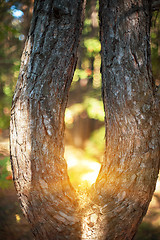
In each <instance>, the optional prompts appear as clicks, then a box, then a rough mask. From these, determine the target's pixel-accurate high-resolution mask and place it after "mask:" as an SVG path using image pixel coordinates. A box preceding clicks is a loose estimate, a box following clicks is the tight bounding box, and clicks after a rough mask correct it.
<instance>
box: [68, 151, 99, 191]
mask: <svg viewBox="0 0 160 240" xmlns="http://www.w3.org/2000/svg"><path fill="white" fill-rule="evenodd" d="M65 158H66V161H67V165H68V175H69V178H70V181H71V184H72V185H73V186H74V187H75V188H80V187H84V186H86V187H90V186H91V185H92V184H93V183H94V182H95V181H96V179H97V176H98V173H99V170H100V167H101V164H100V163H99V162H96V161H95V160H93V159H87V158H86V159H84V158H83V156H82V154H81V153H80V152H78V150H76V151H75V149H74V150H73V149H71V148H66V151H65Z"/></svg>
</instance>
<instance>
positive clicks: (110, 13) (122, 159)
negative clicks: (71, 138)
mask: <svg viewBox="0 0 160 240" xmlns="http://www.w3.org/2000/svg"><path fill="white" fill-rule="evenodd" d="M99 11H100V12H99V13H100V32H101V34H100V37H101V44H102V81H103V87H102V88H103V89H102V92H103V93H102V94H103V102H104V108H105V116H106V117H105V126H106V151H105V157H104V162H103V165H102V168H101V171H100V174H99V177H98V180H97V182H96V185H95V199H97V204H99V205H101V206H102V209H103V210H102V213H103V214H105V213H106V216H105V217H104V218H105V220H104V221H103V224H104V229H105V230H104V231H106V236H107V238H106V239H107V240H110V239H117V240H120V239H123V240H124V239H132V238H133V236H134V234H135V232H136V229H137V226H138V224H139V223H140V222H141V220H142V218H143V216H144V215H145V213H146V211H147V208H148V205H149V202H150V200H151V198H152V195H153V192H154V189H155V184H156V180H157V177H158V170H159V156H160V155H159V138H158V121H159V118H158V113H157V112H158V106H157V105H156V101H155V91H154V83H153V80H152V74H151V63H150V45H149V42H150V16H151V14H150V6H149V1H147V0H145V1H144V0H141V1H139V0H136V1H128V0H120V1H118V0H112V1H107V0H101V1H100V10H99ZM106 226H107V227H106ZM102 239H103V238H102ZM104 239H105V238H104Z"/></svg>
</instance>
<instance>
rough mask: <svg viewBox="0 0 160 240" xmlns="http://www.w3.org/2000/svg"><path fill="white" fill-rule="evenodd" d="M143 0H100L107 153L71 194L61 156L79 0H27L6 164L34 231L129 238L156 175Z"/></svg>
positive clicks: (50, 235) (46, 235)
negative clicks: (30, 7)
mask: <svg viewBox="0 0 160 240" xmlns="http://www.w3.org/2000/svg"><path fill="white" fill-rule="evenodd" d="M148 2H149V1H145V0H141V1H138V0H134V1H127V0H120V1H119V0H117V1H116V0H112V1H104V0H101V1H100V21H101V42H102V79H103V100H104V106H105V114H106V119H105V125H106V152H105V156H104V162H103V164H102V168H101V171H100V174H99V176H98V179H97V181H96V184H95V185H94V186H92V189H91V192H90V194H89V193H86V194H84V195H82V196H80V197H79V196H78V195H77V194H76V192H75V190H74V189H73V187H72V186H71V184H70V181H69V178H68V174H67V166H66V161H65V159H64V157H63V156H64V144H63V138H64V112H65V108H66V103H67V96H68V91H69V87H70V84H71V80H72V76H73V72H74V68H75V64H76V52H77V47H78V42H79V36H80V33H81V28H82V18H83V5H84V2H83V0H77V1H72V0H54V1H52V0H44V1H40V0H36V1H35V7H34V14H33V19H32V23H31V28H30V32H29V36H28V39H27V42H26V45H25V49H24V52H23V55H22V63H21V69H20V75H19V78H18V82H17V86H16V90H15V94H14V97H13V105H12V111H11V126H10V128H11V131H10V141H11V163H12V169H13V177H14V183H15V187H16V189H17V192H18V196H19V199H20V202H21V206H22V210H23V212H24V214H25V216H26V217H27V219H28V221H29V222H30V223H31V227H32V231H33V233H34V235H35V238H36V239H38V240H41V239H42V240H47V239H48V240H57V239H74V240H78V239H84V240H85V239H90V240H104V239H107V240H112V239H117V240H125V239H128V240H130V239H132V238H133V236H134V234H135V232H136V229H137V226H138V223H139V222H140V221H141V220H142V217H143V216H144V214H145V213H146V210H147V207H148V204H149V202H150V200H151V197H152V194H153V191H154V188H155V183H156V179H157V175H158V165H159V155H158V150H159V149H158V133H157V122H158V117H157V110H156V104H155V98H154V89H153V86H152V77H151V71H150V50H149V26H150V12H149V3H148Z"/></svg>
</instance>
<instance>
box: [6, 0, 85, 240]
mask: <svg viewBox="0 0 160 240" xmlns="http://www.w3.org/2000/svg"><path fill="white" fill-rule="evenodd" d="M83 5H84V1H83V0H78V1H72V0H54V1H53V0H45V1H40V0H35V3H34V13H33V19H32V22H31V28H30V32H29V36H28V39H27V41H26V44H25V49H24V52H23V55H22V59H21V69H20V75H19V78H18V82H17V86H16V90H15V93H14V97H13V105H12V112H11V133H10V139H11V163H12V168H13V178H14V183H15V187H16V189H17V192H18V196H19V199H20V202H21V206H22V209H23V211H24V214H25V215H26V217H27V218H28V220H29V222H30V223H31V225H32V231H33V233H34V235H35V237H36V239H38V240H40V239H43V240H44V239H45V240H47V239H79V237H77V236H79V235H80V234H79V231H80V223H79V222H80V220H79V219H78V218H77V217H76V211H75V209H76V204H77V203H76V196H75V192H74V190H73V188H72V186H71V184H70V182H69V178H68V174H67V165H66V161H65V159H64V157H63V155H64V143H63V141H64V140H63V137H64V112H65V108H66V104H67V97H68V91H69V87H70V84H71V80H72V77H73V73H74V69H75V66H76V61H77V47H78V43H79V37H80V33H81V29H82V18H83V7H84V6H83Z"/></svg>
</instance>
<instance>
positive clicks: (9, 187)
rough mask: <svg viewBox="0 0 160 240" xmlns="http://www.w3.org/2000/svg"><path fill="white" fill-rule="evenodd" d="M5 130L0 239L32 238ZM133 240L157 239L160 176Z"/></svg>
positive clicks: (0, 152)
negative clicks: (19, 195)
mask: <svg viewBox="0 0 160 240" xmlns="http://www.w3.org/2000/svg"><path fill="white" fill-rule="evenodd" d="M10 171H11V169H10V164H9V140H8V133H7V132H6V133H3V134H1V135H0V240H33V239H34V238H33V235H32V233H31V231H30V227H29V224H28V223H27V221H26V219H25V218H24V216H23V214H22V211H21V209H20V205H19V202H18V199H17V196H16V191H15V188H14V184H13V181H12V178H11V173H10ZM135 240H160V177H159V180H158V182H157V187H156V190H155V193H154V196H153V198H152V201H151V203H150V206H149V209H148V212H147V214H146V216H145V218H144V219H143V222H142V224H141V225H140V227H139V230H138V233H137V234H136V236H135Z"/></svg>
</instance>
